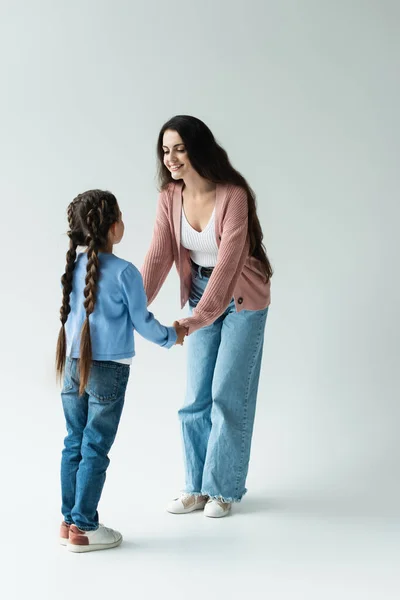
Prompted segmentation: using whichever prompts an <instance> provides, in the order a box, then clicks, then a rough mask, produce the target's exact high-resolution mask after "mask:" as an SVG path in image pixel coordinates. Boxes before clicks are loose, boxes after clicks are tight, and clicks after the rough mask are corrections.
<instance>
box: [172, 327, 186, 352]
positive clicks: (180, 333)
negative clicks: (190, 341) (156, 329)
mask: <svg viewBox="0 0 400 600" xmlns="http://www.w3.org/2000/svg"><path fill="white" fill-rule="evenodd" d="M172 327H175V331H176V334H177V336H178V339H177V340H176V342H175V346H177V345H178V344H179V346H183V341H184V339H185V337H186V336H187V329H186V327H183V325H179V323H178V321H174V323H173V325H172Z"/></svg>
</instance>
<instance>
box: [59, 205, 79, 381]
mask: <svg viewBox="0 0 400 600" xmlns="http://www.w3.org/2000/svg"><path fill="white" fill-rule="evenodd" d="M68 223H69V227H70V231H68V235H69V238H70V241H69V249H68V252H67V256H66V265H65V272H64V275H63V276H62V277H61V284H62V288H63V290H62V294H63V296H62V305H61V308H60V321H61V328H60V332H59V334H58V340H57V349H56V372H57V376H58V378H59V379H61V378H62V375H63V372H64V367H65V357H66V353H67V340H66V335H65V323H66V322H67V319H68V315H69V313H70V311H71V307H70V304H69V297H70V294H71V292H72V280H73V275H74V269H75V260H76V249H77V247H78V243H77V239H76V237H75V236H74V235H73V234H72V228H73V203H72V202H71V204H70V205H69V207H68Z"/></svg>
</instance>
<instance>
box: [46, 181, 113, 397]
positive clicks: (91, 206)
mask: <svg viewBox="0 0 400 600" xmlns="http://www.w3.org/2000/svg"><path fill="white" fill-rule="evenodd" d="M67 215H68V225H69V230H68V232H67V234H68V237H69V249H68V252H67V257H66V258H67V261H66V266H65V273H64V275H63V276H62V277H61V283H62V288H63V297H62V305H61V308H60V321H61V329H60V332H59V334H58V341H57V351H56V371H57V375H58V377H59V378H60V379H61V377H62V375H63V372H64V367H65V360H66V350H67V342H66V335H65V323H66V322H67V319H68V315H69V313H70V312H71V307H70V303H69V298H70V294H71V292H72V282H73V275H74V269H75V261H76V249H77V247H78V246H87V257H88V261H87V267H86V279H85V289H84V296H85V300H84V307H85V310H86V319H85V322H84V324H83V327H82V331H81V345H80V357H79V373H80V385H79V393H80V394H83V392H84V391H85V387H86V385H87V382H88V379H89V374H90V368H91V364H92V343H91V337H90V322H89V316H90V315H91V314H92V312H93V311H94V307H95V304H96V291H97V281H98V277H99V258H98V253H99V251H100V250H102V249H103V248H105V246H106V244H107V236H108V232H109V229H110V227H111V225H113V223H116V222H117V221H119V219H120V211H119V207H118V203H117V199H116V198H115V196H114V195H113V194H111V193H110V192H103V191H102V190H89V191H88V192H84V193H83V194H79V196H77V197H76V198H75V199H74V200H73V201H72V202H71V204H70V205H69V206H68V210H67Z"/></svg>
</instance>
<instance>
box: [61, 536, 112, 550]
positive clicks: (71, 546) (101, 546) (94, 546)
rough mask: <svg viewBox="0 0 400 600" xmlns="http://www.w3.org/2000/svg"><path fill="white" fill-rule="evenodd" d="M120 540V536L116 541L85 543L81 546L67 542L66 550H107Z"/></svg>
mask: <svg viewBox="0 0 400 600" xmlns="http://www.w3.org/2000/svg"><path fill="white" fill-rule="evenodd" d="M121 542H122V536H121V538H120V539H119V540H117V541H116V542H112V543H111V544H87V545H86V546H83V545H82V546H81V545H79V544H71V543H69V542H68V544H67V550H69V551H70V552H76V553H81V552H95V551H96V550H108V549H109V548H116V547H117V546H119V545H120V543H121Z"/></svg>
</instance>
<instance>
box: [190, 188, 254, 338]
mask: <svg viewBox="0 0 400 600" xmlns="http://www.w3.org/2000/svg"><path fill="white" fill-rule="evenodd" d="M247 234H248V201H247V194H246V191H245V190H244V189H242V188H239V187H235V188H234V189H233V191H232V192H231V196H230V198H229V200H228V204H227V209H226V216H225V219H224V223H223V232H222V237H221V242H220V246H219V250H218V262H217V264H216V266H215V268H214V270H213V272H212V274H211V277H210V280H209V282H208V284H207V287H206V289H205V291H204V294H203V296H202V298H201V300H200V301H199V303H198V305H197V306H196V308H195V309H194V311H193V316H191V317H189V318H187V319H181V320H180V321H179V323H180V325H183V326H184V327H187V328H188V333H189V335H190V334H191V333H193V332H194V331H196V330H197V329H200V328H201V327H206V326H207V325H210V324H211V323H213V322H214V321H215V319H217V318H218V317H219V316H220V315H222V313H223V312H224V310H225V309H226V307H227V306H228V305H229V303H230V301H231V299H232V296H233V291H234V289H235V286H236V283H237V281H238V279H239V276H240V273H241V272H242V269H243V266H244V263H245V262H246V258H247V256H248V253H249V243H248V236H247Z"/></svg>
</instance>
